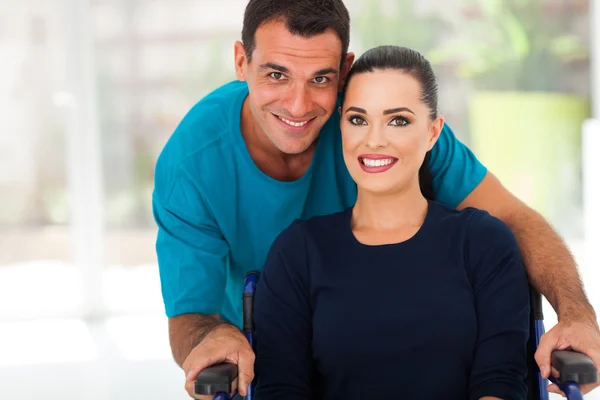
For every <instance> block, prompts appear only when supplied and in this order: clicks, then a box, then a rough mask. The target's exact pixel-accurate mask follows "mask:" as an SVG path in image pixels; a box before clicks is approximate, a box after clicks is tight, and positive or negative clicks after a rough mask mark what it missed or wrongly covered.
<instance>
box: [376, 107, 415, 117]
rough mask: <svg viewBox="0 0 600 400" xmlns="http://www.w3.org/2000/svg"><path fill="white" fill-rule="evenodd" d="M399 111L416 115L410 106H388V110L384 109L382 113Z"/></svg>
mask: <svg viewBox="0 0 600 400" xmlns="http://www.w3.org/2000/svg"><path fill="white" fill-rule="evenodd" d="M400 111H408V112H409V113H411V114H412V115H416V114H415V113H414V112H413V111H412V110H411V109H410V108H407V107H397V108H390V109H389V110H384V111H383V115H388V114H393V113H397V112H400Z"/></svg>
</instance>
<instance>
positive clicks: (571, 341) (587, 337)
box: [535, 318, 600, 396]
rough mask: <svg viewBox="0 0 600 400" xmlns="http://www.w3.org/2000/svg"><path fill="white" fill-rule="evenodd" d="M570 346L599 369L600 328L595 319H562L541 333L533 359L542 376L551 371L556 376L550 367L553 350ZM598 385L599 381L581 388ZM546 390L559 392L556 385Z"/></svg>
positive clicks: (589, 389) (586, 389)
mask: <svg viewBox="0 0 600 400" xmlns="http://www.w3.org/2000/svg"><path fill="white" fill-rule="evenodd" d="M568 348H571V349H573V350H576V351H579V352H581V353H583V354H585V355H587V356H588V357H590V358H591V359H592V361H593V362H594V364H595V365H596V369H597V370H599V371H600V329H598V324H597V323H596V321H595V320H593V319H591V318H587V319H580V320H563V321H560V320H559V322H558V324H556V326H554V327H553V328H552V329H550V330H549V331H548V332H547V333H545V334H544V335H542V338H541V340H540V344H539V346H538V349H537V351H536V353H535V361H536V362H537V364H538V366H539V367H540V372H541V373H542V377H544V378H548V377H549V376H550V374H551V373H552V375H553V376H555V377H557V374H556V371H555V370H552V369H551V362H550V357H551V354H552V351H553V350H565V349H568ZM598 386H600V383H595V384H590V385H582V386H581V390H582V391H583V393H587V392H589V391H591V390H592V389H594V388H597V387H598ZM548 391H550V392H552V393H557V394H561V395H563V396H564V393H562V392H561V391H560V389H559V388H558V386H557V385H555V384H551V385H549V386H548Z"/></svg>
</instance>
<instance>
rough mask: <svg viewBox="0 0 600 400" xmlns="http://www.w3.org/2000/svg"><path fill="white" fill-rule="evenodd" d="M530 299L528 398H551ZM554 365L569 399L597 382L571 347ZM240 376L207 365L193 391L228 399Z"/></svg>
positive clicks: (540, 323)
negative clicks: (540, 360)
mask: <svg viewBox="0 0 600 400" xmlns="http://www.w3.org/2000/svg"><path fill="white" fill-rule="evenodd" d="M258 279H259V274H258V273H257V272H250V273H248V274H247V275H246V276H245V278H244V293H243V297H242V301H243V328H242V330H243V332H244V335H245V336H246V338H247V339H248V342H249V343H250V346H252V348H254V342H253V331H254V327H253V320H252V309H253V305H254V292H255V290H256V285H257V284H258ZM530 303H531V317H530V318H531V324H530V326H531V329H530V335H529V341H528V345H527V360H528V371H529V374H528V376H527V388H528V391H527V393H528V394H527V399H528V400H548V398H549V397H548V391H547V389H546V388H547V386H548V380H547V379H543V378H542V376H541V374H540V372H539V368H538V366H537V364H536V362H535V359H534V354H535V351H536V349H537V346H538V344H539V343H540V339H541V337H542V335H543V334H544V332H545V331H544V315H543V313H542V296H541V294H540V293H538V292H537V291H536V290H535V289H533V288H532V287H531V286H530ZM552 367H553V368H555V369H556V370H557V371H558V372H559V374H560V377H559V378H554V377H551V378H550V381H551V382H553V383H555V384H557V385H558V387H559V388H560V390H562V391H563V393H565V395H566V396H567V399H568V400H582V399H583V395H582V393H581V390H580V388H579V385H583V384H588V383H595V382H597V380H598V372H597V371H596V367H595V365H594V363H593V362H592V360H591V359H590V358H589V357H587V356H586V355H585V354H582V353H579V352H576V351H572V350H555V351H554V352H552ZM236 377H237V366H236V365H234V364H231V363H221V364H216V365H213V366H211V367H209V368H206V369H205V370H203V371H202V372H200V374H199V375H198V377H197V378H196V381H195V382H194V391H195V393H196V394H197V395H214V396H215V397H214V400H229V393H231V392H232V382H233V380H234V379H235V378H236ZM253 399H254V387H253V384H250V386H249V387H248V394H247V396H245V397H244V400H253Z"/></svg>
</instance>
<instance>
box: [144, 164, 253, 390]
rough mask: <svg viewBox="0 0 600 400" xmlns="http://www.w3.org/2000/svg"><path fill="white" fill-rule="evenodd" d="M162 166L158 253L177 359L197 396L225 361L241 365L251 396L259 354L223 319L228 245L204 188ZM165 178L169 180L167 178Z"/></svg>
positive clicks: (156, 208)
mask: <svg viewBox="0 0 600 400" xmlns="http://www.w3.org/2000/svg"><path fill="white" fill-rule="evenodd" d="M169 168H173V167H171V166H170V165H169V163H162V162H160V159H159V163H158V164H157V173H156V174H155V175H156V179H155V180H156V184H155V190H154V193H153V198H152V207H153V213H154V218H155V221H156V224H157V226H158V235H157V239H156V253H157V257H158V265H159V272H160V281H161V290H162V295H163V300H164V303H165V311H166V314H167V317H169V340H170V344H171V350H172V353H173V357H174V358H175V361H176V362H177V364H179V365H180V366H181V367H182V368H183V370H184V373H185V377H186V379H185V388H186V391H187V392H188V394H189V395H190V397H195V396H194V387H193V386H194V385H193V383H194V380H195V379H196V376H197V375H198V373H199V372H200V371H201V370H203V369H205V368H206V367H208V366H210V365H212V364H216V363H220V362H223V361H228V362H232V363H235V364H237V365H238V367H239V368H238V370H239V372H238V373H239V379H240V381H239V391H240V393H241V394H242V395H245V394H246V389H247V386H248V384H249V383H250V382H251V381H252V378H253V375H254V354H253V352H252V348H251V347H250V345H249V344H248V341H247V340H246V338H245V337H244V335H243V334H242V332H241V331H240V330H239V329H238V328H237V327H235V326H233V325H230V324H227V323H224V322H219V317H218V313H220V311H221V304H222V303H223V298H224V296H225V283H226V272H227V269H226V268H227V265H226V257H227V255H228V253H229V246H228V244H227V241H226V240H225V238H224V237H223V234H222V232H221V230H220V229H219V227H218V224H217V223H216V220H215V217H214V216H213V214H212V212H211V210H210V208H209V207H208V205H207V204H206V202H205V201H204V197H203V196H202V193H201V191H200V190H199V189H198V187H197V184H196V182H195V181H194V180H193V179H192V178H191V176H197V173H196V172H197V171H192V173H190V172H188V171H185V170H181V169H179V170H176V171H175V172H173V173H170V170H169ZM165 176H166V178H164V177H165Z"/></svg>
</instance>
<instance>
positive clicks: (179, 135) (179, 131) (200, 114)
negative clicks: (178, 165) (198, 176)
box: [163, 81, 248, 160]
mask: <svg viewBox="0 0 600 400" xmlns="http://www.w3.org/2000/svg"><path fill="white" fill-rule="evenodd" d="M247 93H248V87H247V85H246V84H245V83H244V82H239V81H234V82H230V83H227V84H225V85H223V86H221V87H219V88H218V89H216V90H214V91H212V92H211V93H209V94H207V95H206V96H205V97H203V98H202V99H201V100H200V101H198V102H197V103H196V104H195V105H194V106H193V107H192V108H191V109H190V110H189V111H188V112H187V113H186V115H185V116H184V117H183V119H182V120H181V122H180V123H179V125H178V126H177V128H176V129H175V131H174V132H173V134H172V135H171V137H170V138H169V140H168V141H167V144H166V145H165V148H164V149H163V152H170V153H175V154H174V155H176V156H178V157H180V158H181V159H182V160H183V159H185V158H186V157H189V156H190V155H193V154H194V153H196V152H198V151H202V150H203V149H205V148H207V147H209V146H210V145H211V144H212V143H214V142H215V141H219V140H223V139H228V138H229V137H230V136H232V134H234V133H239V126H240V125H239V119H240V113H241V107H242V103H243V101H244V98H245V97H246V95H247ZM236 121H237V122H236Z"/></svg>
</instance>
